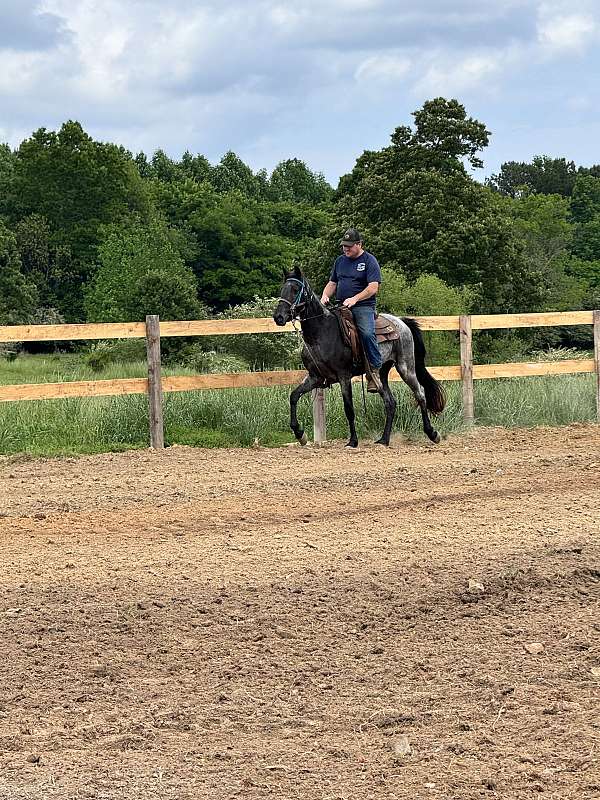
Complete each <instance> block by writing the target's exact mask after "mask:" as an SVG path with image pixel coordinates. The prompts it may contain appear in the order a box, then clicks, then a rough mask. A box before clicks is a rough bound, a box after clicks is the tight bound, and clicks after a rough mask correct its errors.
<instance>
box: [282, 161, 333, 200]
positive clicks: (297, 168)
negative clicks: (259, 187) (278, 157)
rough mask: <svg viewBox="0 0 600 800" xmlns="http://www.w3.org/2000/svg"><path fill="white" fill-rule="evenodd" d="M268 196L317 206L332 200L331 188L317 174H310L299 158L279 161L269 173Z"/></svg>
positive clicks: (322, 177)
mask: <svg viewBox="0 0 600 800" xmlns="http://www.w3.org/2000/svg"><path fill="white" fill-rule="evenodd" d="M269 186H270V190H271V191H270V194H271V197H272V198H273V199H274V200H283V201H285V200H287V201H291V202H293V203H307V204H310V205H317V204H319V203H328V202H329V201H331V199H332V198H333V188H332V187H331V186H330V185H329V184H328V183H327V181H326V180H325V177H324V176H323V175H322V174H321V173H320V172H319V173H315V172H312V171H311V170H310V169H309V168H308V167H307V166H306V164H305V163H304V161H301V160H300V159H299V158H288V159H286V160H285V161H280V162H279V164H277V166H276V167H275V169H274V170H273V172H272V173H271V178H270V181H269Z"/></svg>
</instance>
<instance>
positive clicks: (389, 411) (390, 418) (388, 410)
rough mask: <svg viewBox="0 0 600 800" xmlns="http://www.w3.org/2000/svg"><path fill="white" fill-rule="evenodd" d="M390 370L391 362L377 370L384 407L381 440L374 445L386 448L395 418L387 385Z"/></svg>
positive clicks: (393, 398)
mask: <svg viewBox="0 0 600 800" xmlns="http://www.w3.org/2000/svg"><path fill="white" fill-rule="evenodd" d="M391 368H392V362H391V361H386V363H385V364H384V365H383V366H382V367H381V369H380V370H379V377H380V378H381V387H382V392H381V396H382V398H383V404H384V406H385V427H384V429H383V434H382V435H381V439H377V441H376V442H375V444H384V445H385V446H386V447H387V446H388V445H389V443H390V436H391V433H392V426H393V424H394V417H395V416H396V398H395V397H394V395H393V394H392V390H391V389H390V385H389V383H388V375H389V374H390V369H391Z"/></svg>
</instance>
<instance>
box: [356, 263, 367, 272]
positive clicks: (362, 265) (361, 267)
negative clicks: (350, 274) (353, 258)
mask: <svg viewBox="0 0 600 800" xmlns="http://www.w3.org/2000/svg"><path fill="white" fill-rule="evenodd" d="M365 268H366V264H365V262H364V261H361V262H360V264H357V265H356V271H357V272H364V271H365Z"/></svg>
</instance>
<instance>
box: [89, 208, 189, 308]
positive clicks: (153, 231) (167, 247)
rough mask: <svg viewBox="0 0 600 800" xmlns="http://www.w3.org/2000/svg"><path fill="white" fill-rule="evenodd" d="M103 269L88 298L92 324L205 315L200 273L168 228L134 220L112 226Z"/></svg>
mask: <svg viewBox="0 0 600 800" xmlns="http://www.w3.org/2000/svg"><path fill="white" fill-rule="evenodd" d="M103 233H104V235H103V239H102V242H101V244H100V247H99V257H100V265H99V268H98V271H97V274H96V276H95V279H94V281H93V284H92V285H91V287H90V289H89V291H88V293H87V297H86V308H87V312H88V319H90V320H91V321H96V320H97V321H111V320H112V321H130V320H140V319H144V317H145V316H146V314H159V315H160V316H161V317H162V318H163V319H194V318H196V317H197V316H198V314H199V312H200V306H199V303H198V298H197V293H196V282H195V280H194V275H193V273H192V272H191V270H190V269H188V268H187V267H186V266H185V264H184V263H183V259H182V258H181V256H180V255H179V252H178V250H177V247H176V246H175V245H174V244H173V241H172V236H171V235H170V232H169V230H168V228H167V226H166V225H165V224H164V223H163V222H161V221H160V220H152V221H151V222H149V223H142V222H141V221H136V220H130V221H128V222H126V223H122V224H112V225H108V226H106V228H105V229H104V231H103Z"/></svg>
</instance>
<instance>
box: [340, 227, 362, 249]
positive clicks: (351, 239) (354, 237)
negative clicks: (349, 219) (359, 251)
mask: <svg viewBox="0 0 600 800" xmlns="http://www.w3.org/2000/svg"><path fill="white" fill-rule="evenodd" d="M362 240H363V238H362V236H361V235H360V233H359V232H358V231H357V230H356V228H348V230H347V231H346V232H345V233H344V235H343V236H342V238H341V239H340V244H348V245H352V244H358V243H359V242H362Z"/></svg>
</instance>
